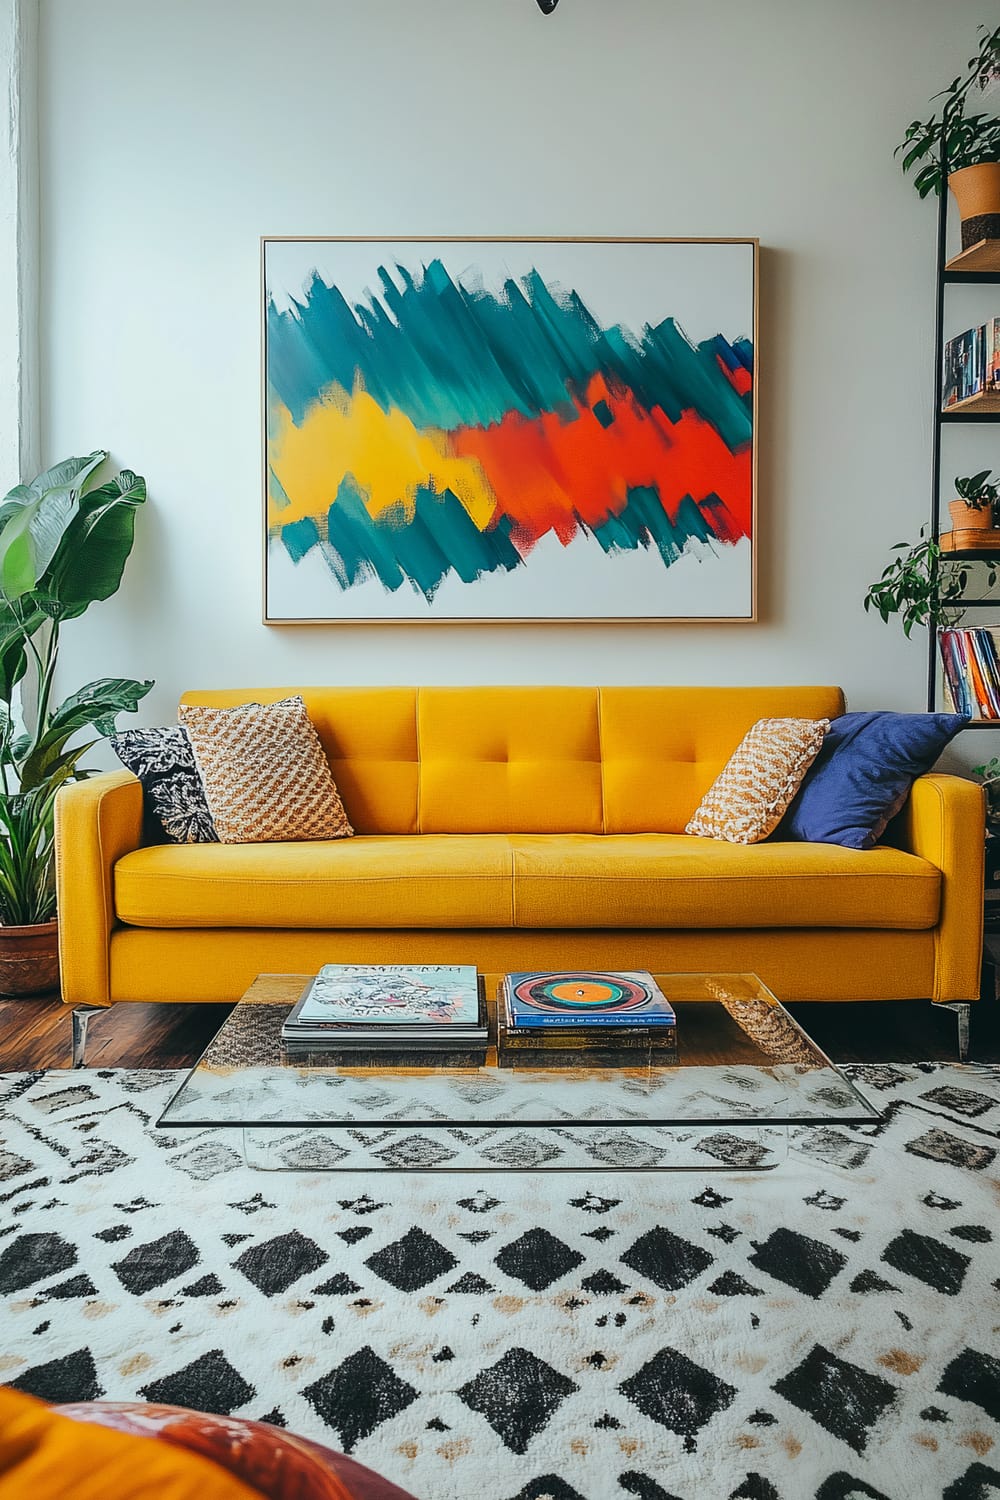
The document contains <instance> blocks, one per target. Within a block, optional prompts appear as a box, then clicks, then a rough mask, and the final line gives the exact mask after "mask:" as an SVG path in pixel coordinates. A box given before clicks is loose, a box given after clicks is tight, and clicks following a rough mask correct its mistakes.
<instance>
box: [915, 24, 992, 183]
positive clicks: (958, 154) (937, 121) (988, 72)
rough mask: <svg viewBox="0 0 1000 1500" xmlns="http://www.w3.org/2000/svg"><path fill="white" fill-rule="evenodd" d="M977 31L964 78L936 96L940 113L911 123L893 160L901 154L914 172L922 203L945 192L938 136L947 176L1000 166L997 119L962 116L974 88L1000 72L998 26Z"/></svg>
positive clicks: (966, 114) (953, 82)
mask: <svg viewBox="0 0 1000 1500" xmlns="http://www.w3.org/2000/svg"><path fill="white" fill-rule="evenodd" d="M979 29H980V33H981V40H980V43H979V50H978V52H977V53H976V55H975V57H970V58H969V61H968V64H967V69H966V72H965V74H964V75H962V76H960V77H958V78H955V79H953V80H952V82H951V83H950V84H949V85H948V87H947V88H946V89H942V90H941V92H940V93H938V94H935V95H934V98H935V99H943V100H944V104H943V105H942V107H941V113H940V114H937V113H935V114H932V115H931V116H930V118H929V119H927V120H913V121H912V122H911V123H910V124H909V125H908V126H907V127H906V134H905V135H904V137H903V139H902V141H901V142H900V144H899V145H898V146H897V147H896V155H897V156H898V155H899V154H900V153H901V152H902V154H903V161H902V167H903V172H904V173H906V172H909V171H911V170H912V169H913V168H916V171H915V174H914V178H913V186H914V187H915V188H916V190H917V192H918V193H919V194H920V196H921V198H926V197H927V195H928V193H940V192H941V191H942V189H943V187H944V178H943V174H942V171H941V159H940V155H941V145H942V137H943V142H944V151H945V155H946V157H947V161H948V169H949V171H951V172H957V171H958V170H959V169H960V168H961V167H974V166H976V165H978V164H979V163H980V162H985V161H991V162H995V161H1000V119H998V118H997V117H996V116H995V115H988V114H983V113H979V114H976V113H972V114H969V113H967V112H966V111H967V107H968V103H969V96H970V94H971V92H972V91H973V89H974V88H976V87H980V88H981V87H982V86H984V85H985V83H986V82H988V81H989V80H991V79H993V78H994V77H995V76H996V74H997V72H998V70H1000V26H998V27H997V28H996V30H995V31H989V30H987V28H986V27H985V26H981V27H980V28H979Z"/></svg>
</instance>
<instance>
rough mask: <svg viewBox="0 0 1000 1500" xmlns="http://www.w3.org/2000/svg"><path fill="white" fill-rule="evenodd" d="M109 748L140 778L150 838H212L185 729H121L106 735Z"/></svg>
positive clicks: (203, 840) (172, 840)
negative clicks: (109, 741)
mask: <svg viewBox="0 0 1000 1500" xmlns="http://www.w3.org/2000/svg"><path fill="white" fill-rule="evenodd" d="M111 748H112V749H113V750H114V752H115V754H116V755H117V757H118V759H119V760H120V761H121V763H122V765H123V766H126V767H127V768H128V770H130V771H131V772H132V773H133V775H135V776H138V778H139V780H140V781H141V782H142V801H143V810H144V812H145V814H146V822H147V825H148V833H149V835H150V837H151V838H152V839H153V840H155V841H159V840H162V839H166V840H167V841H168V842H169V843H171V844H215V843H218V835H217V833H216V831H215V825H214V823H213V822H212V814H211V813H210V812H209V810H208V803H207V802H206V800H205V789H204V787H203V786H202V784H201V777H200V776H199V775H198V767H197V766H196V765H195V760H194V753H193V751H192V749H191V741H190V740H189V739H188V736H187V731H186V730H184V729H182V728H181V727H180V725H178V724H171V725H168V726H167V727H166V728H164V729H121V730H119V731H118V733H117V734H114V735H112V736H111Z"/></svg>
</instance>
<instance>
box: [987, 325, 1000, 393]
mask: <svg viewBox="0 0 1000 1500" xmlns="http://www.w3.org/2000/svg"><path fill="white" fill-rule="evenodd" d="M986 330H987V349H986V359H987V372H986V375H987V379H986V383H987V385H988V386H989V388H990V390H991V391H996V390H1000V318H991V319H990V321H989V322H988V323H987V325H986Z"/></svg>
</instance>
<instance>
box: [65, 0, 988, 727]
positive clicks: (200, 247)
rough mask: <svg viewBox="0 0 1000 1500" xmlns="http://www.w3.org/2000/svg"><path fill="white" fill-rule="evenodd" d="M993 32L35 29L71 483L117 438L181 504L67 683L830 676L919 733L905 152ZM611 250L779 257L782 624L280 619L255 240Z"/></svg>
mask: <svg viewBox="0 0 1000 1500" xmlns="http://www.w3.org/2000/svg"><path fill="white" fill-rule="evenodd" d="M981 16H982V6H981V4H979V3H973V0H949V3H948V4H942V3H941V0H880V3H879V4H878V5H872V4H871V3H870V0H838V3H836V4H822V5H821V4H818V3H815V0H813V3H806V4H803V3H802V0H754V3H752V4H747V3H746V0H713V3H712V4H708V5H707V4H704V3H703V0H562V3H561V4H560V6H559V9H558V11H557V12H556V13H555V14H554V15H553V16H551V17H549V18H547V19H546V18H543V17H542V15H541V14H540V12H539V11H538V9H537V7H536V5H535V4H534V3H533V0H419V3H415V0H378V3H364V0H285V3H284V4H282V5H276V4H274V3H273V0H239V3H235V0H173V3H170V4H163V3H162V0H87V3H81V0H41V26H40V48H41V51H40V77H41V172H42V182H41V187H42V241H43V254H42V298H43V316H42V365H43V388H42V395H43V446H44V453H43V457H44V458H45V459H46V460H52V459H55V458H57V457H61V456H63V455H65V454H66V453H69V452H85V451H89V450H90V449H91V448H93V447H96V446H99V445H103V446H107V447H109V448H110V449H111V450H112V453H113V455H114V457H115V459H116V460H118V461H119V462H121V463H123V464H128V465H130V466H131V467H133V468H135V469H137V470H139V471H140V472H141V473H143V474H145V475H146V477H147V480H148V483H149V490H150V504H149V506H148V507H147V511H146V513H145V514H143V515H142V516H141V518H140V528H139V533H140V534H139V541H138V544H137V548H136V552H135V554H134V556H133V559H132V561H131V563H130V566H129V571H128V573H127V575H126V582H125V586H124V588H123V590H122V592H121V593H120V594H119V595H118V597H117V598H116V599H115V600H114V601H112V602H111V603H109V604H106V605H104V606H98V607H96V608H95V609H94V610H93V611H92V612H91V614H90V615H89V616H88V617H87V618H86V619H85V620H82V621H79V622H76V623H74V625H73V626H72V627H70V628H68V629H67V631H66V633H65V659H64V668H63V671H64V683H65V685H66V687H67V688H69V687H71V686H76V685H77V683H78V681H79V680H81V679H82V678H83V677H84V676H86V675H104V674H109V675H110V674H119V673H120V674H123V675H135V676H140V677H141V676H147V675H148V676H153V677H155V678H156V679H157V688H156V691H155V694H154V695H153V696H152V697H151V698H150V700H149V701H148V704H147V705H145V706H144V711H143V714H142V720H143V721H144V722H155V721H157V720H161V719H162V718H164V717H172V709H173V705H174V703H175V701H176V697H177V694H178V692H179V691H180V690H181V689H183V688H185V687H195V686H211V685H223V684H232V685H251V684H263V683H309V682H334V683H335V682H345V683H348V682H350V683H353V682H372V683H377V682H472V681H500V682H502V681H538V682H546V681H554V682H583V683H586V682H595V681H607V682H622V681H624V682H688V681H691V682H700V681H706V682H718V683H725V682H737V681H759V682H781V681H789V682H791V681H814V682H815V681H827V682H840V683H842V684H843V685H844V686H845V687H846V688H847V690H848V693H849V696H850V699H851V702H852V704H853V706H855V707H875V706H883V707H894V708H914V709H915V708H920V707H922V706H923V682H924V670H925V666H924V652H923V650H922V649H921V645H920V644H917V643H909V644H908V643H906V642H905V641H904V640H903V637H902V634H901V632H899V630H898V628H896V627H893V628H891V629H890V628H887V627H885V626H883V625H882V624H881V623H880V622H879V621H877V620H873V619H871V618H870V617H867V616H866V615H865V614H864V613H863V611H862V606H861V599H862V596H863V594H864V591H865V587H866V585H867V583H868V582H869V581H870V579H872V578H873V577H875V576H876V574H877V573H878V572H879V570H880V569H881V567H882V564H883V562H884V561H885V560H886V558H887V555H888V549H889V547H890V546H891V544H892V543H894V542H896V541H898V540H900V539H901V538H902V537H904V536H905V537H910V536H913V535H915V533H916V531H917V528H918V527H919V525H920V523H921V521H922V520H923V518H924V515H925V513H926V509H927V504H928V471H929V454H930V427H931V423H930V418H929V410H930V404H931V399H932V397H931V391H932V371H931V338H932V318H933V270H934V232H935V212H934V207H933V205H932V203H931V202H930V201H928V202H925V203H921V202H920V201H919V200H918V198H917V196H916V194H915V193H914V192H913V189H912V187H911V186H910V185H909V184H908V183H905V182H904V181H903V179H902V178H901V176H900V174H899V171H898V167H897V165H896V163H895V162H894V161H893V156H892V152H893V147H894V146H895V144H896V142H897V141H898V139H899V138H900V136H901V134H902V130H903V128H904V127H905V124H906V122H907V121H909V120H910V119H912V118H913V117H914V116H915V115H916V114H917V113H918V112H920V111H921V110H923V109H924V106H925V104H926V101H927V100H928V98H929V97H930V95H931V94H932V93H933V92H934V91H935V90H936V89H938V88H940V87H941V86H942V84H943V83H945V82H946V81H947V80H948V79H950V78H951V77H952V76H954V75H955V74H956V73H957V72H958V71H959V68H960V66H961V64H962V63H963V62H964V60H965V58H967V57H968V56H969V55H970V54H971V52H972V51H973V49H974V45H975V40H976V25H977V24H978V22H979V21H980V19H981ZM618 232H620V233H622V234H650V235H667V236H669V235H706V236H712V235H742V234H752V235H758V236H759V237H760V239H761V241H762V243H763V246H764V254H763V261H762V287H761V320H760V351H761V353H760V364H761V423H760V430H759V444H760V493H759V507H758V509H759V528H758V542H757V545H758V548H759V557H760V570H761V579H760V581H761V588H760V612H761V617H762V618H761V622H760V623H759V624H757V625H755V626H747V625H741V626H720V625H715V626H711V625H700V626H671V625H652V624H648V625H642V626H625V625H618V626H611V627H607V626H588V625H575V626H559V625H550V626H527V625H522V626H508V627H502V626H474V627H462V626H436V627H420V628H415V627H405V626H394V627H371V626H327V627H283V628H282V627H264V626H263V625H261V624H260V623H259V620H260V591H261V590H260V576H259V575H260V553H261V543H260V519H259V517H260V414H259V382H260V331H259V324H260V315H259V287H258V278H259V246H258V239H259V236H260V235H261V234H272V235H273V234H293V235H296V234H302V235H309V234H316V235H323V234H366V233H371V234H429V235H436V234H445V235H477V234H482V235H490V234H500V235H503V234H529V235H530V234H556V235H558V234H567V235H573V234H581V233H597V234H615V233H618ZM979 295H981V294H979ZM993 311H1000V306H984V308H983V313H984V315H985V313H986V312H993ZM970 320H971V319H970ZM946 437H947V440H948V444H949V447H948V450H947V458H946V463H947V464H948V465H952V467H951V469H950V472H951V473H952V474H953V473H962V472H971V470H970V469H969V468H968V467H967V463H972V464H973V466H974V467H982V466H984V465H985V464H987V463H992V464H994V465H996V466H1000V454H998V453H997V452H996V451H995V449H992V450H991V445H990V441H989V437H990V429H979V430H973V437H972V438H971V439H970V438H968V437H966V438H964V439H962V440H961V442H962V443H964V444H965V446H964V447H963V446H961V445H960V444H959V438H958V430H957V429H952V430H951V431H950V432H948V433H946ZM967 738H969V739H971V738H972V737H971V736H969V737H967ZM975 738H976V739H977V741H978V748H980V749H983V750H985V749H986V740H987V738H988V739H989V742H990V744H991V745H992V743H993V736H989V737H986V736H982V737H980V736H976V737H975Z"/></svg>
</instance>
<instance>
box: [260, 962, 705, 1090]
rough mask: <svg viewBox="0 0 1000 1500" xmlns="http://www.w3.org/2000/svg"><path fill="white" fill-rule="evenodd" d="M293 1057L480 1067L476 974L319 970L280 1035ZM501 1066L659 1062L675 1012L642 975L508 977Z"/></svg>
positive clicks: (485, 1036) (381, 967)
mask: <svg viewBox="0 0 1000 1500" xmlns="http://www.w3.org/2000/svg"><path fill="white" fill-rule="evenodd" d="M281 1040H282V1045H283V1047H284V1049H285V1052H286V1055H287V1056H288V1058H289V1061H295V1060H297V1059H299V1060H302V1061H305V1060H307V1059H311V1060H315V1061H318V1062H326V1063H338V1064H340V1065H342V1066H344V1065H346V1066H351V1067H366V1066H380V1067H400V1066H405V1067H481V1066H483V1064H484V1063H485V1061H486V1049H487V1046H488V1042H489V1026H488V1020H487V1009H486V999H485V993H484V988H483V981H482V978H481V976H480V975H479V974H478V973H477V971H476V970H475V968H473V967H471V966H469V965H460V964H411V965H408V966H401V965H392V964H326V965H324V967H323V968H322V969H321V970H320V972H319V973H318V974H317V975H316V977H315V979H312V980H310V982H309V984H308V985H307V986H306V988H305V990H304V991H303V993H302V996H301V998H300V999H299V1000H298V1002H297V1003H296V1004H295V1005H294V1006H293V1008H292V1010H291V1011H290V1013H289V1015H288V1017H287V1018H286V1020H285V1022H284V1024H283V1025H282V1029H281ZM496 1046H497V1061H498V1062H499V1064H500V1066H501V1067H505V1066H507V1067H514V1066H533V1065H536V1064H540V1065H544V1066H546V1067H550V1066H551V1067H559V1066H574V1067H575V1066H587V1065H592V1066H605V1065H609V1064H613V1063H616V1062H621V1063H625V1064H628V1063H631V1062H637V1061H638V1060H639V1055H640V1054H641V1053H646V1054H655V1058H656V1060H657V1061H658V1062H660V1063H667V1062H669V1061H670V1060H671V1055H674V1056H675V1055H676V1051H677V1017H676V1014H675V1012H674V1010H673V1007H672V1006H671V1005H670V1002H669V1001H668V999H667V998H666V996H665V995H664V994H663V993H662V991H661V990H660V989H659V987H658V985H657V984H656V981H655V980H654V979H653V976H652V974H648V973H646V972H645V971H630V972H627V973H615V974H611V973H603V972H602V973H595V972H591V971H580V972H574V971H566V972H562V973H539V972H532V973H514V974H506V975H505V976H504V978H503V980H502V983H501V986H500V992H499V995H498V997H497V1036H496Z"/></svg>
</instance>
